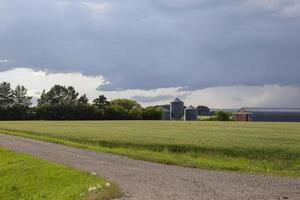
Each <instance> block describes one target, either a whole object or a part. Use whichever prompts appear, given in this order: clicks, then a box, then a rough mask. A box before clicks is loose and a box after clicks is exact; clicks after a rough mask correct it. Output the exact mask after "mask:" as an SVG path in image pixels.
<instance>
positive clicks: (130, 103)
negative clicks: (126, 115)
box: [110, 99, 142, 111]
mask: <svg viewBox="0 0 300 200" xmlns="http://www.w3.org/2000/svg"><path fill="white" fill-rule="evenodd" d="M110 104H111V105H112V106H121V107H123V108H124V109H126V110H127V111H130V110H131V109H133V108H137V109H141V108H142V106H141V105H140V104H139V103H137V102H136V101H134V100H131V99H115V100H112V101H111V102H110Z"/></svg>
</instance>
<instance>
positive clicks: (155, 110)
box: [143, 106, 162, 120]
mask: <svg viewBox="0 0 300 200" xmlns="http://www.w3.org/2000/svg"><path fill="white" fill-rule="evenodd" d="M161 118H162V109H161V107H160V106H149V107H147V108H144V109H143V119H144V120H160V119H161Z"/></svg>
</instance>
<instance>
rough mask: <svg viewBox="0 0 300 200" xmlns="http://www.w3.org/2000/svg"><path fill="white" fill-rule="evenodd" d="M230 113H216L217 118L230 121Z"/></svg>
mask: <svg viewBox="0 0 300 200" xmlns="http://www.w3.org/2000/svg"><path fill="white" fill-rule="evenodd" d="M229 118H230V115H229V114H228V113H227V112H224V111H219V112H217V114H216V119H217V120H219V121H229Z"/></svg>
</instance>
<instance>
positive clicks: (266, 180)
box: [0, 134, 300, 200]
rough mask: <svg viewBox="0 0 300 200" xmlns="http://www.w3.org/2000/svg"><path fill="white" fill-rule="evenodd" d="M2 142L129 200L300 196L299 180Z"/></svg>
mask: <svg viewBox="0 0 300 200" xmlns="http://www.w3.org/2000/svg"><path fill="white" fill-rule="evenodd" d="M0 146H3V147H6V148H9V149H12V150H15V151H18V152H25V153H29V154H32V155H35V156H37V157H40V158H43V159H47V160H51V161H55V162H59V163H63V164H65V165H68V166H72V167H75V168H78V169H81V170H84V171H89V172H96V173H97V174H99V175H100V176H104V177H106V178H107V179H109V180H111V181H113V182H116V183H118V184H119V186H120V187H121V188H122V189H123V190H124V192H125V193H126V197H124V198H122V199H124V200H125V199H126V200H172V199H174V200H175V199H176V200H177V199H179V200H201V199H222V200H223V199H228V200H234V199H236V200H246V199H249V200H250V199H251V200H253V199H263V200H268V199H270V200H276V199H294V200H299V199H300V179H299V178H288V177H271V176H260V175H251V174H244V173H235V172H224V171H209V170H199V169H192V168H185V167H178V166H170V165H163V164H156V163H150V162H145V161H139V160H133V159H129V158H126V157H121V156H117V155H110V154H106V153H99V152H93V151H88V150H82V149H76V148H71V147H66V146H62V145H57V144H52V143H46V142H41V141H35V140H31V139H25V138H20V137H15V136H10V135H2V134H0ZM0 159H1V158H0Z"/></svg>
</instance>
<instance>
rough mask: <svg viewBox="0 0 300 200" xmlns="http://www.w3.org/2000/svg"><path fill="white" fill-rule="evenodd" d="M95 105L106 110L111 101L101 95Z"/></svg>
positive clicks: (94, 101)
mask: <svg viewBox="0 0 300 200" xmlns="http://www.w3.org/2000/svg"><path fill="white" fill-rule="evenodd" d="M93 104H94V105H95V106H97V107H98V108H100V109H104V108H105V107H106V106H108V105H109V101H107V98H106V97H105V96H104V95H100V96H99V97H98V98H96V99H94V100H93Z"/></svg>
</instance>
